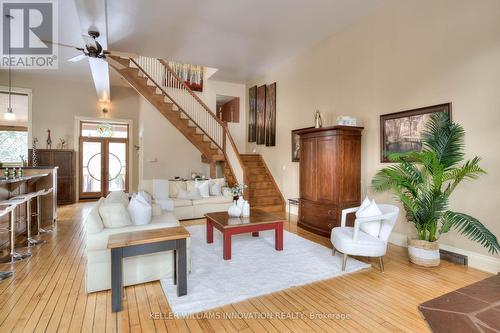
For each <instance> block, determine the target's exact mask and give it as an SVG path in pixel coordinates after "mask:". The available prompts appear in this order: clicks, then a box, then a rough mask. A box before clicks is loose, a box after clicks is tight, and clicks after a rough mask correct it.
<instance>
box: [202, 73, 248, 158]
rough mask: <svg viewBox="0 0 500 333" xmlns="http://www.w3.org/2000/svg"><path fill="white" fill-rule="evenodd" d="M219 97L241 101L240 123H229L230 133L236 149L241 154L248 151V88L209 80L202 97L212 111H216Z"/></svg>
mask: <svg viewBox="0 0 500 333" xmlns="http://www.w3.org/2000/svg"><path fill="white" fill-rule="evenodd" d="M217 95H224V96H232V97H239V99H240V122H239V123H228V128H229V132H230V133H231V135H232V137H233V139H234V143H235V144H236V147H237V148H238V150H239V151H240V153H244V152H245V151H246V141H247V130H248V129H247V118H246V117H245V110H246V105H247V97H246V87H245V85H244V84H240V83H232V82H224V81H215V80H208V81H206V82H205V87H204V91H203V93H202V94H200V97H201V98H202V99H203V101H204V102H205V103H206V104H207V106H208V107H209V108H210V110H212V112H215V111H216V104H217V100H216V97H217Z"/></svg>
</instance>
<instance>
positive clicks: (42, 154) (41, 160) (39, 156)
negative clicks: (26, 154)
mask: <svg viewBox="0 0 500 333" xmlns="http://www.w3.org/2000/svg"><path fill="white" fill-rule="evenodd" d="M36 160H37V162H38V165H40V166H48V167H51V166H55V165H54V160H53V154H52V151H43V150H39V151H37V153H36Z"/></svg>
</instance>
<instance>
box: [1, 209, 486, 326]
mask: <svg viewBox="0 0 500 333" xmlns="http://www.w3.org/2000/svg"><path fill="white" fill-rule="evenodd" d="M92 205H93V203H82V204H75V205H69V206H63V207H60V208H59V218H58V228H57V230H56V232H54V233H53V234H47V235H44V236H43V238H44V239H46V240H47V242H46V243H45V244H43V245H41V246H39V247H36V248H33V249H32V250H31V252H32V253H33V257H32V258H30V259H29V260H25V261H23V262H20V263H17V264H15V265H13V266H12V269H13V271H14V277H13V278H11V279H8V280H6V281H3V282H1V283H0V332H2V333H3V332H22V331H24V332H56V331H57V332H120V333H121V332H162V333H165V332H169V333H173V332H176V333H177V332H184V333H195V332H216V333H218V332H231V333H234V332H259V333H260V332H353V331H356V332H372V331H377V332H406V331H408V330H409V329H411V331H414V332H429V329H428V327H427V325H426V323H425V321H424V320H423V319H422V317H421V316H420V313H419V312H418V310H417V306H418V304H420V303H422V302H424V301H427V300H429V299H432V298H434V297H437V296H440V295H442V294H444V293H447V292H449V291H452V290H455V289H458V288H461V287H463V286H465V285H468V284H471V283H474V282H477V281H479V280H481V279H483V278H486V277H488V276H490V274H487V273H484V272H481V271H478V270H475V269H471V268H468V267H464V266H459V265H455V264H452V263H449V262H443V263H442V264H441V266H440V267H437V268H432V269H428V268H421V267H417V266H415V265H412V264H410V263H409V262H408V258H407V253H406V249H404V248H401V247H397V246H394V245H390V246H389V249H388V254H387V256H386V258H385V272H384V273H381V272H380V271H379V270H378V264H377V263H376V262H372V261H370V260H367V259H364V258H361V260H363V261H365V262H368V263H371V264H372V266H373V268H372V269H369V270H365V271H361V272H357V273H354V274H350V275H345V276H340V277H337V278H333V279H328V280H323V281H318V282H315V283H311V284H308V285H305V286H301V287H293V288H289V289H287V290H283V291H280V292H276V293H272V294H269V295H264V296H260V297H256V298H252V299H249V300H246V301H243V302H239V303H236V304H231V305H225V306H222V307H220V308H217V309H214V310H213V311H207V312H205V313H202V314H197V315H195V316H192V317H188V318H176V317H175V316H172V315H171V309H170V306H169V304H168V300H167V299H166V297H165V294H164V293H163V290H162V287H161V285H160V283H159V282H150V283H146V284H143V285H137V286H131V287H126V288H125V289H124V298H123V303H122V305H123V311H121V312H119V313H113V312H111V292H110V291H102V292H98V293H93V294H89V295H88V294H87V293H86V292H85V260H86V258H85V231H84V226H83V220H84V217H85V216H86V215H87V214H88V212H89V210H90V209H91V207H92ZM202 223H204V221H203V220H192V221H188V222H183V224H185V225H196V224H202ZM285 229H286V230H289V231H290V232H293V233H296V234H298V235H299V236H301V237H304V238H306V239H309V240H311V241H313V242H317V243H318V244H321V245H324V246H327V247H331V244H330V241H329V239H327V238H323V237H320V236H318V235H315V234H312V233H310V232H308V231H305V230H302V229H300V228H298V227H297V225H296V224H295V223H294V221H293V220H292V222H291V223H290V224H288V223H286V224H285ZM9 268H10V266H8V265H0V269H1V270H6V269H9ZM291 274H292V273H291ZM249 313H251V314H252V316H250V317H247V318H239V317H238V315H239V314H246V315H247V316H248V314H249ZM151 314H158V318H156V319H155V320H153V319H152V318H151ZM278 314H281V316H279V315H278ZM286 314H288V315H292V314H299V315H300V317H299V318H291V317H286ZM311 314H312V315H318V314H323V315H325V314H346V315H348V317H349V319H347V320H338V319H331V318H327V317H318V318H310V317H309V316H310V315H311ZM216 315H217V316H219V317H217V316H216ZM259 315H260V316H259Z"/></svg>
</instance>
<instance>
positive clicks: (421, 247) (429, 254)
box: [408, 238, 440, 267]
mask: <svg viewBox="0 0 500 333" xmlns="http://www.w3.org/2000/svg"><path fill="white" fill-rule="evenodd" d="M408 256H409V257H410V261H411V262H412V263H414V264H416V265H419V266H423V267H436V266H439V262H440V255H439V244H438V242H428V241H424V240H419V239H409V238H408Z"/></svg>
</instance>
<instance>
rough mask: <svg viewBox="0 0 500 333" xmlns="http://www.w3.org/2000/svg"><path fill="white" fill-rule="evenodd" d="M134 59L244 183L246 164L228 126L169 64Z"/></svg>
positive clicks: (145, 59)
mask: <svg viewBox="0 0 500 333" xmlns="http://www.w3.org/2000/svg"><path fill="white" fill-rule="evenodd" d="M130 60H131V62H132V63H133V64H134V66H135V67H137V68H138V69H139V71H140V72H142V74H143V75H144V76H146V77H147V78H148V79H149V80H150V81H151V82H152V83H153V84H154V85H155V86H156V88H157V89H159V90H160V91H161V92H162V93H163V94H164V95H165V96H166V97H167V98H168V99H169V101H170V102H172V103H173V104H174V105H175V106H176V107H177V108H178V109H179V111H180V112H182V113H183V114H184V115H185V116H186V117H187V118H188V119H189V120H190V121H191V122H192V123H193V124H194V125H195V126H196V127H197V128H199V129H200V130H201V131H202V132H203V134H204V135H206V136H207V137H208V138H209V139H210V140H211V141H212V142H213V143H214V144H215V145H216V146H217V148H219V149H220V150H221V151H222V153H223V154H224V157H225V159H226V161H227V162H228V164H229V166H230V169H231V171H232V172H233V175H234V176H235V178H236V181H237V182H238V183H240V184H243V183H244V180H245V179H244V166H243V161H242V160H241V157H240V154H239V152H238V149H237V147H236V145H235V144H234V140H233V138H232V137H231V134H230V133H229V130H228V128H227V126H226V124H225V123H224V122H222V121H221V120H220V119H218V118H217V117H216V115H215V114H214V113H213V112H212V111H211V110H210V108H209V107H208V106H207V105H206V104H205V103H204V102H203V101H202V100H201V98H200V97H199V96H198V95H196V94H195V93H194V92H193V91H192V90H191V88H189V86H188V85H187V84H186V82H184V80H182V79H181V78H179V77H178V76H177V74H176V73H175V72H174V70H173V69H172V68H171V67H170V66H169V64H168V62H167V61H165V60H162V59H156V58H150V57H143V56H139V57H136V58H130ZM227 142H229V144H227Z"/></svg>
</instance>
